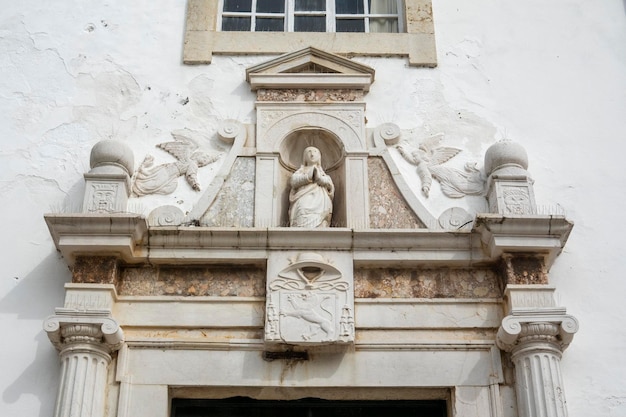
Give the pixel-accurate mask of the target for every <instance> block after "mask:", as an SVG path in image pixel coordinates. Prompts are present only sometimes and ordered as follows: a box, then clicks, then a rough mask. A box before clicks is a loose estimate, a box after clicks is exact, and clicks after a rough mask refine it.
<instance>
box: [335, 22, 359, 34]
mask: <svg viewBox="0 0 626 417" xmlns="http://www.w3.org/2000/svg"><path fill="white" fill-rule="evenodd" d="M336 25H337V32H365V20H363V19H337V23H336Z"/></svg>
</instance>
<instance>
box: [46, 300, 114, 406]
mask: <svg viewBox="0 0 626 417" xmlns="http://www.w3.org/2000/svg"><path fill="white" fill-rule="evenodd" d="M44 329H45V330H46V332H48V337H49V338H50V341H51V342H52V343H53V344H54V345H55V347H56V348H57V349H58V350H59V356H60V358H61V380H60V382H59V391H58V395H57V403H56V407H55V412H54V417H103V416H104V412H105V398H106V382H107V373H108V367H109V364H110V363H111V352H113V351H114V350H116V349H118V348H119V345H120V343H121V341H122V331H121V329H120V328H119V326H118V324H117V322H116V321H115V320H113V319H112V318H111V317H110V313H109V312H106V311H97V312H84V311H81V312H78V311H75V310H67V309H58V310H57V314H56V315H54V316H51V317H48V318H47V319H46V321H45V322H44Z"/></svg>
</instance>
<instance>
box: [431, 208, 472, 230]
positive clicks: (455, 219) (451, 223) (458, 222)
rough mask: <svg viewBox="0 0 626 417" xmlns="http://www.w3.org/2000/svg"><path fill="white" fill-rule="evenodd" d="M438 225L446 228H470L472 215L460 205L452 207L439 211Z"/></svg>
mask: <svg viewBox="0 0 626 417" xmlns="http://www.w3.org/2000/svg"><path fill="white" fill-rule="evenodd" d="M438 221H439V225H440V226H441V227H442V228H443V229H446V230H456V231H459V230H470V229H471V228H472V223H473V222H474V216H472V215H471V214H469V213H468V212H467V211H465V209H463V208H461V207H452V208H449V209H447V210H446V211H444V212H443V213H441V215H440V216H439V220H438Z"/></svg>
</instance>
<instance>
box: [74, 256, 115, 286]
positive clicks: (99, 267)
mask: <svg viewBox="0 0 626 417" xmlns="http://www.w3.org/2000/svg"><path fill="white" fill-rule="evenodd" d="M118 278H119V273H118V260H117V258H115V257H112V256H79V257H77V258H76V263H75V264H74V266H73V267H72V282H73V283H83V284H113V285H117V283H118Z"/></svg>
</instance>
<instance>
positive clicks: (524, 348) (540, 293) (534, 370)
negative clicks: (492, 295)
mask: <svg viewBox="0 0 626 417" xmlns="http://www.w3.org/2000/svg"><path fill="white" fill-rule="evenodd" d="M553 293H554V288H552V287H548V286H546V285H515V284H509V285H507V287H506V290H505V310H506V312H507V313H508V315H507V316H506V317H505V318H504V319H503V320H502V323H501V325H500V328H499V329H498V333H497V335H496V343H497V345H498V347H499V348H500V349H502V350H504V351H507V352H511V359H512V361H513V363H514V364H515V379H516V384H515V385H516V392H517V403H518V413H519V416H520V417H535V416H553V417H565V416H567V409H566V403H565V395H564V387H563V380H562V377H561V365H560V361H561V355H562V353H563V351H564V350H565V349H566V348H567V347H568V346H569V344H570V343H571V341H572V339H573V337H574V334H575V333H576V332H577V331H578V321H577V320H576V319H575V318H574V317H572V316H570V315H567V314H565V313H566V311H565V309H564V308H562V307H557V306H556V303H555V301H554V297H553Z"/></svg>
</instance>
